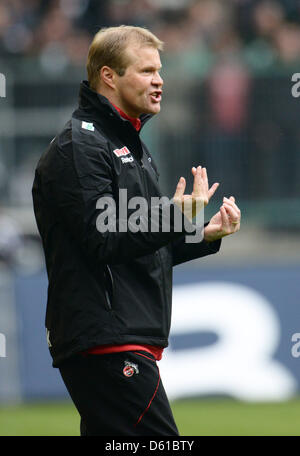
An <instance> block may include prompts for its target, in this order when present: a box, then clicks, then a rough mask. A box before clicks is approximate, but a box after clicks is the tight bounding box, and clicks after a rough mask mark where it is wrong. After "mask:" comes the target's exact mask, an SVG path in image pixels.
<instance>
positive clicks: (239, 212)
mask: <svg viewBox="0 0 300 456" xmlns="http://www.w3.org/2000/svg"><path fill="white" fill-rule="evenodd" d="M231 198H233V196H232V197H230V198H226V196H224V198H223V202H224V203H227V204H230V205H231V206H232V207H234V208H235V210H236V211H237V212H238V214H239V215H240V214H241V211H240V209H239V207H238V206H237V205H236V204H235V202H234V201H233V200H232V199H231Z"/></svg>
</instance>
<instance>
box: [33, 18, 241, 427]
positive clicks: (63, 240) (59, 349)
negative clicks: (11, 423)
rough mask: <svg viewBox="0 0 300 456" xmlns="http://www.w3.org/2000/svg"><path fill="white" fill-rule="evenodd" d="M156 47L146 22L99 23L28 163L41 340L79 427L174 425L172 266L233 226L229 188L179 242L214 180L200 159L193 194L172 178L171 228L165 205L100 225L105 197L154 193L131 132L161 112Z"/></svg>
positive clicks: (144, 156) (147, 162) (143, 151)
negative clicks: (72, 96) (67, 109)
mask: <svg viewBox="0 0 300 456" xmlns="http://www.w3.org/2000/svg"><path fill="white" fill-rule="evenodd" d="M161 48H162V42H161V41H160V40H158V38H156V37H155V36H154V35H153V34H152V33H151V32H149V31H148V30H146V29H142V28H139V27H131V26H120V27H112V28H108V29H103V30H100V32H98V33H97V34H96V36H95V38H94V40H93V42H92V44H91V47H90V50H89V55H88V61H87V71H88V79H89V81H88V82H87V81H83V82H82V84H81V88H80V100H79V107H78V109H77V110H76V111H75V112H74V113H73V115H72V119H71V120H70V121H69V122H68V123H67V124H66V126H65V127H64V129H63V131H62V132H61V133H60V134H59V135H58V136H57V137H55V138H54V139H53V140H52V142H51V144H50V146H49V148H48V150H47V151H46V152H45V153H44V154H43V155H42V157H41V159H40V161H39V163H38V166H37V169H36V175H35V180H34V185H33V200H34V210H35V216H36V220H37V225H38V228H39V231H40V234H41V237H42V241H43V246H44V251H45V258H46V266H47V273H48V278H49V288H48V303H47V312H46V327H47V340H48V345H49V349H50V353H51V355H52V358H53V366H54V367H58V368H59V370H60V373H61V375H62V378H63V380H64V382H65V385H66V387H67V389H68V391H69V393H70V396H71V398H72V400H73V402H74V404H75V406H76V407H77V409H78V411H79V413H80V416H81V435H132V436H133V435H168V436H171V435H178V430H177V427H176V424H175V422H174V418H173V416H172V412H171V409H170V405H169V402H168V399H167V397H166V393H165V391H164V388H163V385H162V382H161V379H160V375H159V370H158V366H157V361H158V360H160V359H161V357H162V352H163V349H164V348H165V347H166V346H167V345H168V335H169V330H170V322H171V297H172V267H173V266H175V265H176V264H179V263H182V262H185V261H188V260H192V259H194V258H199V257H201V256H204V255H209V254H212V253H215V252H217V251H218V250H219V247H220V239H221V238H222V237H223V236H225V235H228V234H231V233H233V232H235V231H237V230H238V229H239V226H240V211H239V209H238V207H237V206H236V204H235V202H234V198H233V197H231V198H229V199H226V200H224V202H223V205H222V207H221V209H220V211H219V212H218V213H217V214H216V215H215V216H214V217H213V218H212V219H211V220H210V222H209V223H208V224H207V225H206V226H205V229H204V239H203V240H202V241H201V242H197V243H187V242H186V235H187V233H189V232H190V229H191V227H193V224H192V221H193V217H194V216H195V215H197V213H198V212H199V210H202V209H203V207H204V206H205V205H206V204H208V202H209V199H210V198H211V196H212V195H213V194H214V192H215V190H216V188H217V187H218V184H217V183H216V184H214V185H213V186H212V187H211V188H210V189H209V188H208V180H207V174H206V170H205V169H204V168H203V169H202V168H201V167H200V166H198V167H197V168H195V167H193V168H192V174H193V177H194V187H193V193H192V195H184V190H185V179H184V178H181V179H180V181H179V183H178V185H177V188H176V192H175V194H174V198H173V201H172V202H170V203H169V204H168V208H169V219H168V230H163V229H162V221H163V218H164V216H163V209H164V207H163V206H167V205H166V204H165V203H163V204H162V205H159V206H158V207H157V208H156V209H158V214H159V219H158V220H154V222H155V223H154V226H155V227H156V229H153V230H152V231H151V229H149V230H146V229H144V230H142V229H141V230H134V229H132V230H131V229H129V228H130V224H129V220H128V217H127V219H126V217H125V216H122V215H120V211H119V212H118V214H119V215H118V217H116V219H115V228H116V229H114V230H110V229H107V230H105V229H103V226H99V220H100V218H101V215H103V213H104V209H105V208H104V206H102V202H103V201H104V200H105V201H109V198H110V201H113V202H114V203H115V205H116V207H117V209H118V210H120V208H121V206H122V204H123V203H124V201H125V203H128V202H129V203H130V201H132V198H134V197H137V196H138V197H143V198H144V200H145V201H146V202H148V203H149V204H150V206H151V201H152V198H153V197H161V196H162V195H161V193H160V190H159V186H158V172H157V168H156V166H155V163H154V161H153V159H152V157H151V155H150V153H149V151H148V150H147V148H146V146H145V145H144V144H143V142H142V141H141V139H140V136H139V132H140V129H141V127H142V126H143V125H144V123H145V122H146V121H147V120H148V119H149V117H151V116H152V115H154V114H157V113H158V112H159V111H160V102H161V96H162V86H163V81H162V78H161V76H160V74H159V72H160V68H161V61H160V55H159V51H160V50H161ZM120 190H123V191H124V190H125V191H126V196H125V199H124V201H123V203H122V201H121V199H122V198H123V196H122V195H121V193H120ZM120 195H121V196H120ZM105 198H106V199H105ZM183 203H184V204H183ZM151 207H152V206H151ZM121 209H122V210H123V211H124V208H121ZM127 209H128V214H131V215H132V214H133V212H132V210H131V211H130V210H129V205H128V207H127ZM131 209H132V208H131ZM122 213H123V212H122ZM99 217H100V218H99ZM178 217H179V218H178ZM138 219H139V223H140V224H141V226H144V227H145V224H147V222H149V221H150V222H152V221H153V219H154V217H152V219H151V214H149V210H145V212H144V213H143V212H142V213H140V215H139V217H138ZM179 219H180V221H181V222H183V223H181V225H180V227H181V228H180V230H178V223H177V222H176V220H177V221H178V220H179ZM127 221H128V224H127ZM124 226H125V228H126V229H124ZM148 226H150V223H149V224H148Z"/></svg>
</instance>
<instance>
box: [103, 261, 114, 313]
mask: <svg viewBox="0 0 300 456" xmlns="http://www.w3.org/2000/svg"><path fill="white" fill-rule="evenodd" d="M106 269H107V271H108V275H109V279H110V282H111V292H112V297H111V298H110V296H109V291H108V289H107V286H106V287H105V297H106V303H107V306H108V309H109V310H112V309H113V298H114V279H113V275H112V272H111V270H110V267H109V266H108V264H107V265H106Z"/></svg>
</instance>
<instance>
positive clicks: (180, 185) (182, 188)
mask: <svg viewBox="0 0 300 456" xmlns="http://www.w3.org/2000/svg"><path fill="white" fill-rule="evenodd" d="M185 186H186V182H185V178H184V177H181V178H180V179H179V181H178V184H177V187H176V191H175V194H174V198H178V199H179V198H180V199H182V197H183V194H184V191H185Z"/></svg>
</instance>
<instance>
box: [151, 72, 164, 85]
mask: <svg viewBox="0 0 300 456" xmlns="http://www.w3.org/2000/svg"><path fill="white" fill-rule="evenodd" d="M152 83H153V84H154V85H159V86H160V87H162V86H163V83H164V80H163V78H162V77H161V75H160V74H159V72H158V71H157V72H156V73H155V75H154V78H153V80H152Z"/></svg>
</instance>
